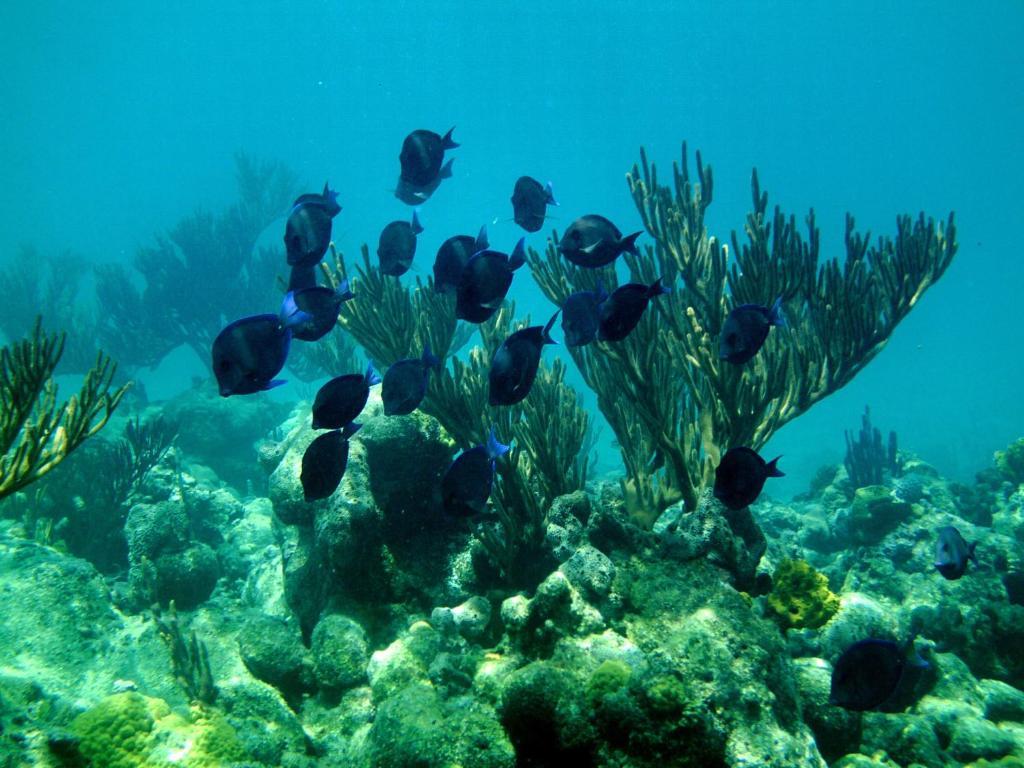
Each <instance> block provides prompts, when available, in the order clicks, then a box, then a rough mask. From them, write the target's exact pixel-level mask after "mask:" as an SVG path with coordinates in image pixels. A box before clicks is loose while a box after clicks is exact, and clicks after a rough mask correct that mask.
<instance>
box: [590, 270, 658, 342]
mask: <svg viewBox="0 0 1024 768" xmlns="http://www.w3.org/2000/svg"><path fill="white" fill-rule="evenodd" d="M665 293H668V288H666V287H664V286H663V285H662V284H661V278H660V277H659V278H658V279H657V280H655V281H654V282H653V283H651V284H650V285H644V284H643V283H626V284H625V285H620V286H619V287H618V288H616V289H615V290H614V291H612V295H611V296H609V297H608V298H607V299H606V300H605V301H604V302H603V303H602V304H601V317H600V320H599V322H598V327H597V338H599V339H600V340H601V341H622V340H623V339H624V338H626V337H627V336H628V335H629V334H630V332H631V331H632V330H633V329H634V328H636V326H637V323H639V322H640V318H641V317H642V316H643V314H644V310H645V309H647V304H648V303H649V302H650V300H651V299H653V298H656V297H658V296H661V295H662V294H665Z"/></svg>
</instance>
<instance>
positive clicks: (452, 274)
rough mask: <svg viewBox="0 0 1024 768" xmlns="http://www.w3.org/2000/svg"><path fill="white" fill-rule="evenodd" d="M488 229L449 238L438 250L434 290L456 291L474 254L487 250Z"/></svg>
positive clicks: (435, 261)
mask: <svg viewBox="0 0 1024 768" xmlns="http://www.w3.org/2000/svg"><path fill="white" fill-rule="evenodd" d="M488 245H489V244H488V242H487V227H486V226H484V227H480V233H479V234H478V235H477V236H476V237H475V238H474V237H473V236H472V235H455V236H454V237H449V238H448V239H447V240H445V241H444V242H443V243H441V247H440V248H438V249H437V256H436V257H435V258H434V290H436V291H441V292H448V291H454V290H455V289H456V288H457V287H458V285H459V280H460V278H461V277H462V270H463V269H464V268H465V266H466V263H467V262H468V261H469V260H470V258H472V256H473V254H475V253H479V252H480V251H484V250H487V246H488Z"/></svg>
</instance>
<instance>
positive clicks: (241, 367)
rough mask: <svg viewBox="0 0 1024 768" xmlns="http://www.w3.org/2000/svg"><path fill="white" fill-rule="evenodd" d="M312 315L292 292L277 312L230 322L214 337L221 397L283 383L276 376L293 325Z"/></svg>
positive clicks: (214, 366)
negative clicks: (298, 304) (301, 306)
mask: <svg viewBox="0 0 1024 768" xmlns="http://www.w3.org/2000/svg"><path fill="white" fill-rule="evenodd" d="M308 319H309V315H307V314H306V313H305V312H302V311H300V310H299V308H298V307H297V306H296V304H295V294H294V293H291V292H289V293H288V294H286V295H285V297H284V301H283V302H282V304H281V312H280V313H279V314H277V315H269V314H268V315H254V316H252V317H245V318H242V319H241V320H235V322H233V323H231V324H230V325H228V326H227V327H226V328H224V330H222V331H221V332H220V333H218V334H217V338H216V339H214V340H213V348H212V350H211V354H212V357H213V374H214V376H216V377H217V386H218V388H219V389H220V394H221V397H228V396H230V395H249V394H252V393H253V392H260V391H262V390H264V389H270V388H272V387H276V386H279V385H281V384H284V381H279V380H275V379H274V377H275V376H276V375H277V374H278V373H280V372H281V369H282V368H284V364H285V361H286V360H287V359H288V347H289V345H290V343H291V338H292V329H293V328H295V327H296V326H299V325H301V324H302V323H304V322H306V321H307V320H308Z"/></svg>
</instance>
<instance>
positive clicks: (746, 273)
mask: <svg viewBox="0 0 1024 768" xmlns="http://www.w3.org/2000/svg"><path fill="white" fill-rule="evenodd" d="M627 178H628V182H629V186H630V191H631V192H632V195H633V200H634V202H635V204H636V207H637V210H638V211H639V212H640V216H641V218H642V219H643V222H644V227H645V228H646V230H647V233H648V234H649V235H650V236H651V237H652V238H653V239H654V242H655V244H654V246H653V247H647V248H646V249H645V250H644V252H643V254H642V255H638V256H634V255H630V254H626V256H625V261H626V266H627V268H628V270H629V276H630V280H631V281H634V282H640V283H645V284H649V283H652V282H653V281H654V280H655V279H658V278H661V279H662V281H663V282H664V284H665V285H666V286H670V287H671V289H672V292H671V293H670V294H669V295H667V296H665V297H663V298H662V299H661V300H659V302H658V303H657V305H656V311H652V312H647V313H645V315H644V317H643V319H642V320H641V322H640V324H639V326H637V328H636V330H635V331H633V333H632V334H630V336H629V337H628V338H627V339H626V340H625V341H622V342H618V343H614V344H609V343H597V344H592V345H588V346H585V347H577V348H574V349H572V350H570V351H571V353H572V355H573V360H574V361H575V363H576V365H577V367H578V368H579V370H580V373H581V374H582V375H583V378H584V380H585V381H586V383H587V386H589V387H590V388H591V389H593V390H594V392H595V393H596V394H597V401H598V407H599V408H600V409H601V412H602V413H603V414H604V415H605V418H606V419H607V420H608V423H609V424H610V425H611V427H612V429H613V431H614V432H615V436H616V438H617V439H618V442H619V445H620V447H621V451H622V458H623V461H624V463H625V466H626V475H627V477H626V479H625V481H624V484H625V490H626V491H627V492H628V493H630V494H632V495H633V497H634V500H633V504H634V509H635V513H636V515H637V516H638V519H641V520H642V521H644V522H645V524H647V525H648V526H650V525H651V524H653V521H654V520H655V519H656V518H657V516H658V515H659V514H660V513H661V511H662V510H664V509H665V508H666V507H668V506H670V505H672V504H674V503H675V502H677V501H680V500H682V501H683V502H684V503H685V504H686V507H687V509H695V508H696V506H697V501H698V498H699V496H700V491H701V489H702V488H703V487H705V486H706V485H708V484H709V482H710V479H711V475H712V470H713V469H714V467H715V465H716V464H717V463H718V459H719V457H720V455H721V453H722V452H723V451H724V450H726V449H728V448H730V447H732V446H739V445H743V446H748V447H751V448H753V449H755V450H757V449H759V448H760V447H761V446H763V445H764V444H765V443H767V442H768V440H769V439H770V438H771V436H772V435H773V434H774V433H775V432H776V431H777V430H778V429H779V428H780V427H782V426H783V425H784V424H786V423H787V422H789V421H791V420H792V419H794V418H796V417H797V416H799V415H800V414H801V413H803V412H804V411H806V410H807V409H808V408H810V407H811V406H813V405H814V404H815V403H817V402H819V401H820V400H822V399H823V398H825V397H827V396H828V395H830V394H831V393H833V392H835V391H836V390H838V389H840V388H841V387H842V386H844V385H845V384H847V383H848V382H849V381H850V380H852V379H853V377H854V376H855V375H856V374H857V373H858V372H859V371H860V370H862V369H863V368H864V366H865V365H867V364H868V363H869V362H870V361H871V360H872V358H874V356H875V355H877V354H878V353H879V352H880V351H881V350H882V348H883V347H884V346H885V344H886V342H887V341H888V339H889V337H890V335H891V334H892V332H893V330H894V329H895V327H896V326H897V325H898V324H899V322H900V321H901V320H902V319H903V318H904V317H905V316H906V315H907V313H908V312H909V311H910V310H911V309H912V308H913V307H914V305H915V304H916V303H917V302H918V301H919V300H920V298H921V296H922V295H923V294H924V292H925V291H926V290H927V289H928V288H929V287H930V286H931V285H932V284H934V283H935V281H936V280H938V279H939V278H940V277H941V276H942V274H943V273H944V272H945V270H946V268H947V267H948V266H949V264H950V262H951V261H952V259H953V256H954V254H955V253H956V229H955V226H954V222H953V216H952V214H951V215H950V216H949V219H948V220H947V222H946V223H945V226H943V225H942V224H936V223H935V222H934V221H932V220H931V219H926V218H925V216H924V214H921V215H920V216H919V217H918V218H917V219H911V217H909V216H900V217H898V218H897V220H896V235H895V237H894V238H888V237H883V238H880V239H879V240H878V242H877V244H875V245H871V244H870V243H869V240H868V237H866V236H864V235H860V234H858V233H857V232H856V231H855V229H854V221H853V217H852V216H849V215H848V216H847V220H846V238H845V244H846V258H845V261H840V260H839V259H838V258H833V259H831V260H828V261H825V262H824V263H822V264H819V263H818V260H819V245H820V244H819V237H818V230H817V227H816V226H815V221H814V212H813V211H811V212H810V213H809V214H808V217H807V234H806V235H801V234H800V232H799V230H798V228H797V224H796V219H795V217H794V216H788V217H787V216H786V215H785V214H783V213H782V211H781V210H779V209H778V208H776V209H775V212H774V214H772V215H769V213H768V196H767V194H765V193H762V192H761V188H760V185H759V183H758V177H757V173H756V171H755V172H754V174H753V180H752V192H753V211H752V212H751V213H750V214H749V215H748V217H747V221H746V226H745V233H746V237H747V242H746V243H741V242H740V241H739V239H738V237H737V236H736V235H735V234H734V235H733V248H732V252H731V253H730V250H729V248H728V247H727V246H726V245H724V244H723V243H722V242H721V241H720V240H718V239H717V238H714V237H712V236H710V235H709V234H708V232H707V230H706V227H705V224H704V217H705V214H706V211H707V208H708V206H709V205H710V204H711V200H712V190H713V177H712V173H711V168H710V166H707V165H704V163H703V162H702V160H701V156H700V153H698V154H697V173H696V177H694V178H691V176H690V170H689V165H688V157H687V151H686V145H685V144H684V145H683V152H682V159H681V162H680V163H677V164H676V165H675V166H674V167H673V181H674V189H670V188H669V187H666V186H664V185H661V184H659V182H658V176H657V173H656V171H655V167H654V165H653V164H651V163H649V162H648V160H647V156H646V154H645V153H643V152H642V151H641V158H640V164H639V165H638V166H634V167H633V170H632V171H631V172H630V173H629V175H628V177H627ZM558 240H559V238H558V235H557V232H556V233H552V236H551V238H550V239H549V241H548V247H547V250H546V253H545V254H540V253H538V252H537V251H532V250H531V252H530V257H529V264H530V267H531V268H532V270H533V273H534V277H535V278H536V279H537V282H538V283H539V284H540V286H541V289H542V290H543V291H544V293H545V294H546V295H547V297H548V298H549V299H550V300H551V301H553V302H554V303H555V304H557V305H559V306H561V305H562V303H563V302H564V301H565V298H566V297H567V296H568V295H569V294H570V293H572V292H573V291H577V290H594V289H595V288H596V287H597V284H598V283H601V284H602V285H603V286H604V287H605V289H607V290H611V289H612V288H613V287H614V286H616V285H617V284H618V281H617V278H616V274H615V270H614V269H613V268H612V267H610V266H609V267H604V268H602V269H581V268H579V267H575V266H573V265H571V264H568V263H566V261H565V260H564V259H563V258H562V257H561V255H560V254H559V252H558V250H557V247H556V243H558ZM730 262H731V263H730ZM779 297H780V298H781V299H782V303H783V307H784V310H785V313H786V317H787V324H788V326H789V329H790V330H789V332H786V333H781V334H776V335H775V338H769V340H768V343H767V344H765V346H764V348H763V349H762V350H761V352H760V354H759V355H758V357H757V358H755V361H754V362H753V364H752V365H749V366H745V367H743V368H736V367H735V366H732V365H731V364H727V363H725V362H723V361H722V360H719V358H718V346H717V341H718V336H719V333H720V331H721V329H722V324H723V323H724V321H725V318H726V317H727V316H728V313H729V311H730V310H731V308H732V307H733V306H735V305H740V304H744V303H755V304H770V303H771V302H772V301H773V300H774V299H775V298H779Z"/></svg>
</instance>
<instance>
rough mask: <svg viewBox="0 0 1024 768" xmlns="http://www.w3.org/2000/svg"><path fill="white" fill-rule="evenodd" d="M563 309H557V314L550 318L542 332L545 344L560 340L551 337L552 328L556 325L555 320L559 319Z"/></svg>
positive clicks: (555, 342)
mask: <svg viewBox="0 0 1024 768" xmlns="http://www.w3.org/2000/svg"><path fill="white" fill-rule="evenodd" d="M561 311H562V310H561V309H557V310H555V314H553V315H552V316H551V319H550V320H548V324H547V325H545V326H544V330H543V331H542V332H541V339H542V340H543V342H544V343H545V344H557V343H558V342H557V341H555V340H554V339H553V338H551V329H552V328H554V327H555V320H557V319H558V315H559V314H560V313H561Z"/></svg>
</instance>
